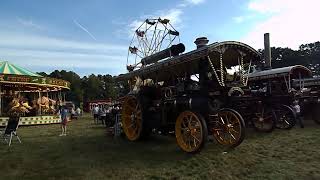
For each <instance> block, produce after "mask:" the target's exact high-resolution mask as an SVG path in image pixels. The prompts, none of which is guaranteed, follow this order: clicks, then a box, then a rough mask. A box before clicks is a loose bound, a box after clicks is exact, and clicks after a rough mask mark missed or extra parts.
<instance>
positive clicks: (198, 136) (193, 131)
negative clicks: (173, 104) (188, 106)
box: [175, 111, 208, 153]
mask: <svg viewBox="0 0 320 180" xmlns="http://www.w3.org/2000/svg"><path fill="white" fill-rule="evenodd" d="M175 135H176V139H177V143H178V145H179V147H180V148H181V149H182V150H183V151H185V152H188V153H195V152H198V151H200V150H201V148H202V147H203V146H204V144H205V143H206V141H207V136H208V129H207V125H206V123H205V120H204V118H203V117H202V116H201V115H200V114H198V113H195V112H192V111H184V112H182V113H181V114H180V115H179V116H178V118H177V120H176V125H175Z"/></svg>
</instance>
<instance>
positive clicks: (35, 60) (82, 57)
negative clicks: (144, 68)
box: [0, 29, 127, 75]
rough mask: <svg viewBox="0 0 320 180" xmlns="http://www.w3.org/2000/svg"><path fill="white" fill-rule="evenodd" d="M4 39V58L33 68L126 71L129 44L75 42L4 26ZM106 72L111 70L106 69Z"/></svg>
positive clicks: (0, 45)
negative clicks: (21, 31)
mask: <svg viewBox="0 0 320 180" xmlns="http://www.w3.org/2000/svg"><path fill="white" fill-rule="evenodd" d="M0 39H1V41H0V60H7V61H10V62H12V63H16V64H18V65H20V66H23V67H28V68H30V69H31V70H35V69H36V70H37V71H39V69H41V68H43V69H44V71H45V70H48V69H50V70H53V69H61V68H62V69H66V70H74V69H75V68H81V69H82V75H86V74H90V73H92V72H93V71H91V72H88V71H85V69H91V70H94V69H100V72H103V71H102V69H103V68H106V69H109V70H110V68H111V69H112V68H114V69H115V70H113V71H112V73H115V74H114V75H116V73H119V72H121V71H122V72H124V71H125V66H124V64H125V62H126V53H127V46H122V45H117V44H109V43H106V44H103V43H88V42H84V41H71V40H67V39H59V38H53V37H47V36H41V35H37V34H34V33H26V32H23V33H18V32H5V31H3V30H1V29H0ZM84 71H85V72H84ZM85 73H86V74H85ZM105 73H111V72H107V70H106V72H105Z"/></svg>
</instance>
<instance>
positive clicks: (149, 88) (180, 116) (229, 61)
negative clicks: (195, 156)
mask: <svg viewBox="0 0 320 180" xmlns="http://www.w3.org/2000/svg"><path fill="white" fill-rule="evenodd" d="M154 26H157V27H159V26H160V27H161V29H157V27H154ZM141 27H145V28H144V29H139V28H138V29H137V30H136V33H135V36H134V38H133V39H136V42H135V43H134V41H135V40H133V41H132V44H131V45H130V47H129V53H128V54H129V55H128V61H130V58H131V60H133V61H134V63H133V64H129V63H128V65H127V69H128V71H129V72H128V73H126V74H121V75H119V76H118V77H117V80H119V81H127V82H128V83H129V85H130V87H131V91H130V93H129V94H128V95H127V96H126V97H125V99H124V102H123V104H122V113H121V119H122V127H123V130H124V133H125V135H126V137H127V138H128V139H129V140H130V141H136V140H139V139H142V138H144V137H146V136H148V135H149V134H150V133H151V131H152V130H153V129H156V130H158V131H161V132H162V133H167V132H169V131H174V132H175V137H176V140H177V144H178V145H179V147H180V148H181V149H182V150H183V151H186V152H190V153H193V152H197V151H199V150H200V149H201V148H202V147H203V145H204V144H205V143H206V140H207V137H208V135H212V136H213V137H214V138H215V139H216V140H217V142H218V143H220V144H222V145H225V146H227V147H236V146H238V145H239V144H240V143H241V142H242V141H243V139H244V136H245V122H244V120H243V118H242V116H241V115H240V114H239V113H238V112H237V111H236V110H234V109H231V108H230V107H232V105H231V103H233V99H234V97H238V96H241V95H242V94H243V93H244V91H245V90H246V86H247V83H248V72H250V67H251V64H252V63H255V62H258V61H259V60H260V54H259V53H258V52H257V51H256V50H254V49H253V48H251V47H250V46H248V45H246V44H243V43H240V42H235V41H225V42H216V43H212V44H210V45H207V43H208V40H207V39H206V38H198V39H197V40H196V41H195V43H196V45H197V49H196V50H193V51H190V52H188V53H184V54H182V53H183V52H184V50H185V47H184V45H183V44H182V43H175V45H172V44H173V40H177V39H179V38H177V37H176V36H178V35H179V32H177V31H176V30H175V29H174V28H173V27H172V26H171V25H170V23H169V20H166V19H160V18H159V19H147V20H146V21H145V22H144V24H143V25H142V26H140V28H141ZM150 29H153V31H152V34H151V35H150V34H148V32H149V30H150ZM158 30H159V31H158ZM162 32H166V33H163V35H164V36H165V37H161V35H159V34H161V33H162ZM167 35H170V36H171V37H169V38H168V37H166V36H167ZM159 38H160V40H159ZM166 39H167V40H168V39H169V41H168V42H164V41H165V40H166ZM159 46H161V47H163V48H159ZM156 48H157V49H156ZM129 56H133V58H132V57H129ZM230 71H231V73H230Z"/></svg>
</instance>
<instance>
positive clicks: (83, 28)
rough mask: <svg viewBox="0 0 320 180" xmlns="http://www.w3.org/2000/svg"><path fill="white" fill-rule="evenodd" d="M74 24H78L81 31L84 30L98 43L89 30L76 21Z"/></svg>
mask: <svg viewBox="0 0 320 180" xmlns="http://www.w3.org/2000/svg"><path fill="white" fill-rule="evenodd" d="M73 22H74V24H76V25H77V26H78V27H79V28H80V29H82V30H83V31H84V32H86V33H87V34H88V35H89V36H90V37H91V38H92V39H93V40H95V41H97V39H96V37H94V36H93V35H92V34H91V33H90V32H89V31H88V29H87V28H85V27H83V26H82V25H81V24H80V23H79V22H78V21H76V20H75V19H74V20H73Z"/></svg>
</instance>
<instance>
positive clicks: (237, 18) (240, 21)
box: [233, 16, 245, 23]
mask: <svg viewBox="0 0 320 180" xmlns="http://www.w3.org/2000/svg"><path fill="white" fill-rule="evenodd" d="M233 20H234V21H235V22H236V23H242V22H243V21H244V20H245V17H244V16H237V17H233Z"/></svg>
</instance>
